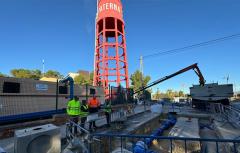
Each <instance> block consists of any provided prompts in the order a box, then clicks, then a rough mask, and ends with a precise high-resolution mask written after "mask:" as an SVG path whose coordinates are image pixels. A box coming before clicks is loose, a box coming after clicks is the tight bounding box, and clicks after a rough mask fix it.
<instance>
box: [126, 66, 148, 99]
mask: <svg viewBox="0 0 240 153" xmlns="http://www.w3.org/2000/svg"><path fill="white" fill-rule="evenodd" d="M130 80H131V88H133V90H134V91H136V90H138V89H140V88H141V87H143V86H146V85H147V84H148V82H149V81H150V80H151V77H150V76H143V75H142V73H141V72H140V71H139V70H137V71H135V72H134V73H133V74H132V75H131V77H130ZM142 97H143V98H144V99H151V92H150V91H148V90H145V91H144V93H143V94H142Z"/></svg>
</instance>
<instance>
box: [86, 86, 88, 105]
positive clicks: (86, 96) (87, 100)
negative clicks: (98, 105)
mask: <svg viewBox="0 0 240 153" xmlns="http://www.w3.org/2000/svg"><path fill="white" fill-rule="evenodd" d="M86 102H88V84H86Z"/></svg>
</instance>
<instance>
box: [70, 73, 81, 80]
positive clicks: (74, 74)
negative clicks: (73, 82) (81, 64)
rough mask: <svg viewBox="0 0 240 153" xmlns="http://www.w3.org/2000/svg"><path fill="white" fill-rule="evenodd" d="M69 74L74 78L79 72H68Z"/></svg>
mask: <svg viewBox="0 0 240 153" xmlns="http://www.w3.org/2000/svg"><path fill="white" fill-rule="evenodd" d="M68 75H69V76H70V77H72V78H73V79H74V78H75V77H76V76H78V75H79V73H73V72H70V73H68Z"/></svg>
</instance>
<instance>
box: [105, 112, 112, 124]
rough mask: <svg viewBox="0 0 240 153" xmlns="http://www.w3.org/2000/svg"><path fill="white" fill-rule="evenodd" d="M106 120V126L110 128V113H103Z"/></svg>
mask: <svg viewBox="0 0 240 153" xmlns="http://www.w3.org/2000/svg"><path fill="white" fill-rule="evenodd" d="M105 115H106V119H107V125H108V126H110V122H111V113H108V112H105Z"/></svg>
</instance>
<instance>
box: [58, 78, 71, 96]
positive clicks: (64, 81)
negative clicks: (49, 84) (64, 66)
mask: <svg viewBox="0 0 240 153" xmlns="http://www.w3.org/2000/svg"><path fill="white" fill-rule="evenodd" d="M59 82H61V83H68V82H69V86H70V95H69V98H70V100H72V99H73V97H74V80H73V78H72V77H70V76H69V75H68V76H66V77H65V78H64V79H62V80H60V81H59Z"/></svg>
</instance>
